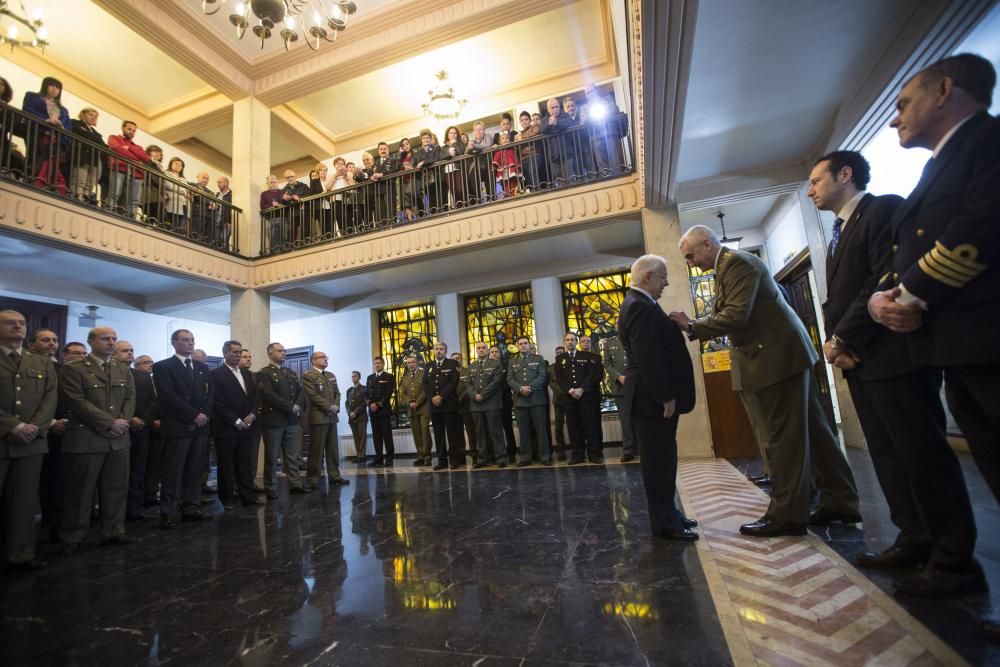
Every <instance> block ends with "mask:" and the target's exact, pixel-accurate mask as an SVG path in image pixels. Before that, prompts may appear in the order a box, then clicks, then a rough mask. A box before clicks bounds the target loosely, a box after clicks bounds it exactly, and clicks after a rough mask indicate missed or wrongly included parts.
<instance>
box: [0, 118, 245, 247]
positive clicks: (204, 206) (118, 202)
mask: <svg viewBox="0 0 1000 667" xmlns="http://www.w3.org/2000/svg"><path fill="white" fill-rule="evenodd" d="M15 137H19V138H20V139H22V140H23V147H24V153H21V152H20V151H19V150H15V145H16V144H18V143H19V142H17V141H16V140H15ZM18 148H20V147H19V146H18ZM0 178H2V179H4V180H7V181H14V182H17V183H20V184H22V185H26V186H30V187H35V188H39V189H41V190H44V191H46V192H48V193H50V194H52V195H53V196H57V197H61V198H65V199H67V200H69V201H72V202H74V203H76V204H79V205H81V206H85V207H92V208H95V209H97V208H99V209H101V210H102V212H104V213H108V214H111V215H114V216H116V217H119V218H122V219H125V220H128V221H130V222H133V223H135V224H137V225H141V226H143V227H147V228H150V229H157V230H159V231H163V232H167V233H169V234H175V235H177V236H179V237H182V238H185V239H187V240H189V241H192V242H194V243H197V244H199V245H203V246H207V247H210V248H213V249H215V250H220V251H222V252H227V253H230V254H234V255H239V254H240V247H239V241H238V239H239V226H240V215H241V213H242V211H241V210H240V209H239V208H237V207H235V206H233V205H232V204H230V203H229V202H227V201H225V200H223V199H220V198H219V197H217V196H216V195H214V194H213V193H212V192H211V191H209V190H208V189H203V188H201V187H199V186H197V185H194V184H191V183H187V182H186V181H183V180H180V179H179V178H175V177H173V176H171V175H168V174H167V172H165V171H162V170H161V169H159V168H158V167H156V166H155V165H153V164H152V163H149V164H144V163H140V162H136V161H135V160H132V159H129V158H126V157H124V156H122V155H121V154H119V153H117V152H115V151H112V150H111V149H109V148H107V147H104V146H100V145H98V144H95V143H93V142H91V141H88V140H87V139H85V138H84V137H83V136H81V135H78V134H75V133H73V132H70V131H67V130H66V129H64V128H63V127H62V126H61V125H53V124H51V123H48V122H46V121H44V120H42V119H41V118H39V117H37V116H34V115H32V114H27V113H24V112H23V111H21V110H20V109H15V108H13V107H10V106H8V105H6V104H2V103H0Z"/></svg>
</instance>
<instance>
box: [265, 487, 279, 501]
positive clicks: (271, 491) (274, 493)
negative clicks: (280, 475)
mask: <svg viewBox="0 0 1000 667" xmlns="http://www.w3.org/2000/svg"><path fill="white" fill-rule="evenodd" d="M265 493H266V494H267V497H268V498H270V499H271V500H275V499H276V498H277V497H278V492H277V491H275V490H274V489H268V490H267V491H265Z"/></svg>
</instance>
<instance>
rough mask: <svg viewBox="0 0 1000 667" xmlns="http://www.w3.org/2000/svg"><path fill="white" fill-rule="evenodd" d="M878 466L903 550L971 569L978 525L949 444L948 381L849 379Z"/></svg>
mask: <svg viewBox="0 0 1000 667" xmlns="http://www.w3.org/2000/svg"><path fill="white" fill-rule="evenodd" d="M847 383H848V386H849V387H850V389H851V398H852V399H853V400H854V406H855V409H856V410H857V411H858V418H859V420H860V421H861V428H862V430H863V431H864V434H865V440H866V441H867V442H868V452H869V455H870V456H871V459H872V466H873V467H874V468H875V474H876V475H877V476H878V481H879V484H880V485H881V486H882V492H883V493H884V494H885V499H886V501H887V502H888V504H889V513H890V516H891V517H892V522H893V523H894V524H896V525H897V526H899V529H900V533H899V537H898V538H897V539H896V543H897V544H901V545H902V544H907V543H909V544H913V543H916V544H918V545H920V544H921V543H922V544H923V545H926V546H928V547H931V562H932V563H934V564H939V565H944V566H948V565H952V564H965V563H967V562H968V561H969V559H970V558H972V552H973V549H974V548H975V545H976V524H975V519H974V518H973V514H972V505H971V503H970V502H969V494H968V492H967V490H966V486H965V479H964V477H963V475H962V468H961V466H960V465H959V462H958V457H956V456H955V452H953V451H952V449H951V447H949V446H948V441H947V440H946V438H945V416H944V408H943V407H942V405H941V395H940V387H941V374H940V372H937V371H934V370H931V369H920V370H916V371H914V372H912V373H907V374H906V375H901V376H899V377H894V378H890V379H887V380H876V381H869V382H864V381H862V380H860V378H858V377H856V376H855V375H854V374H853V373H848V374H847Z"/></svg>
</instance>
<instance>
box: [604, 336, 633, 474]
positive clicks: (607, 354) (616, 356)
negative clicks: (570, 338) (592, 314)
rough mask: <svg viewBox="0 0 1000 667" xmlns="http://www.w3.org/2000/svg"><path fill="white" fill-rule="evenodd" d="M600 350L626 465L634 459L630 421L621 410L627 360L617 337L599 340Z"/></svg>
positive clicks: (623, 461) (623, 460)
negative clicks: (616, 412)
mask: <svg viewBox="0 0 1000 667" xmlns="http://www.w3.org/2000/svg"><path fill="white" fill-rule="evenodd" d="M601 350H602V354H601V357H602V359H603V361H604V372H605V373H606V374H607V377H608V381H609V382H608V384H610V385H611V391H612V393H613V394H614V397H615V406H616V407H617V408H618V421H619V422H620V423H621V426H622V463H628V462H629V461H632V460H633V459H635V432H634V431H633V430H632V420H631V419H630V418H629V417H627V416H626V415H625V414H624V413H623V410H622V402H623V401H624V399H625V367H626V366H627V365H628V360H627V359H626V358H625V348H624V347H623V346H622V342H621V339H620V338H618V336H612V337H611V338H603V339H601Z"/></svg>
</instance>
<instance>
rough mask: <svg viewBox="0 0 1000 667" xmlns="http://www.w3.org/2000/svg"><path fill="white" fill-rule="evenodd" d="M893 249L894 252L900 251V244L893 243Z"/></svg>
mask: <svg viewBox="0 0 1000 667" xmlns="http://www.w3.org/2000/svg"><path fill="white" fill-rule="evenodd" d="M892 251H893V252H899V246H898V245H897V244H895V243H893V244H892Z"/></svg>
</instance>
